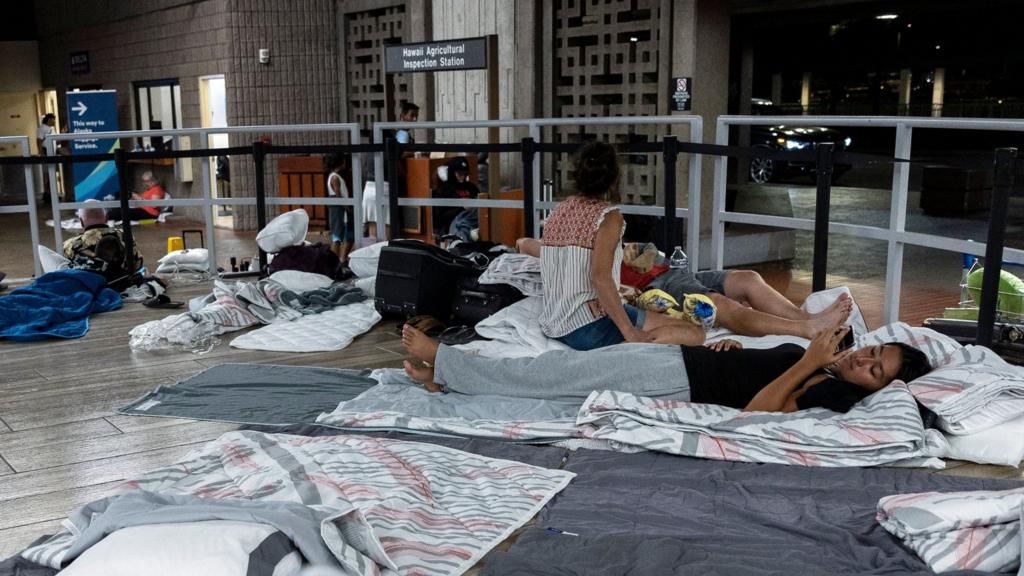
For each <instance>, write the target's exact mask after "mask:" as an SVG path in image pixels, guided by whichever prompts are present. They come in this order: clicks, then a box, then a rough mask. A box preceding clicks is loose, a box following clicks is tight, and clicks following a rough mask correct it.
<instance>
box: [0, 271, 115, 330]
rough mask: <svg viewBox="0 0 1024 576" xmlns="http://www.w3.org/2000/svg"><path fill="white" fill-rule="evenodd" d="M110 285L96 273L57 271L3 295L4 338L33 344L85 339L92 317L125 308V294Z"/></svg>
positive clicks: (0, 317)
mask: <svg viewBox="0 0 1024 576" xmlns="http://www.w3.org/2000/svg"><path fill="white" fill-rule="evenodd" d="M106 284H107V280H106V278H104V277H103V276H100V275H99V274H95V273H93V272H86V271H84V270H57V271H55V272H50V273H48V274H44V275H42V276H40V277H39V278H37V279H36V281H35V282H33V283H32V284H30V285H29V286H25V287H23V288H18V289H17V290H12V291H11V292H10V293H9V294H7V295H6V296H0V338H9V339H11V340H17V341H19V342H29V341H32V340H42V339H44V338H80V337H82V336H84V335H85V333H86V332H88V331H89V316H90V315H91V314H95V313H97V312H109V311H110V310H116V309H118V308H120V307H121V295H120V294H118V293H117V292H114V291H113V290H111V289H110V288H107V287H106Z"/></svg>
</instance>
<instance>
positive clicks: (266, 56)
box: [260, 48, 270, 64]
mask: <svg viewBox="0 0 1024 576" xmlns="http://www.w3.org/2000/svg"><path fill="white" fill-rule="evenodd" d="M260 64H270V48H260Z"/></svg>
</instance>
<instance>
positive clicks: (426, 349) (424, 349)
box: [402, 324, 438, 364]
mask: <svg viewBox="0 0 1024 576" xmlns="http://www.w3.org/2000/svg"><path fill="white" fill-rule="evenodd" d="M402 345H403V346H405V351H406V352H408V353H409V354H410V355H412V356H413V357H414V358H416V359H418V360H422V361H423V362H429V363H431V364H433V363H434V361H435V360H436V359H437V347H438V344H437V340H434V339H433V338H431V337H429V336H427V335H426V334H424V333H423V332H420V331H419V330H417V329H415V328H413V327H412V326H409V325H408V324H407V325H405V326H403V327H402Z"/></svg>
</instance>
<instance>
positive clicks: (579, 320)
mask: <svg viewBox="0 0 1024 576" xmlns="http://www.w3.org/2000/svg"><path fill="white" fill-rule="evenodd" d="M574 168H575V169H574V171H573V180H574V181H575V185H576V194H575V195H573V196H570V197H569V198H567V199H566V200H565V201H564V202H562V203H560V204H559V205H558V207H557V208H555V210H554V211H553V212H552V213H551V216H550V217H549V218H548V219H547V221H546V222H545V224H544V236H543V238H541V243H542V245H541V247H540V268H541V270H540V273H541V280H542V281H543V283H544V312H543V314H541V321H540V326H541V329H542V330H543V331H544V334H545V335H547V336H548V337H549V338H556V339H558V340H560V341H561V342H563V343H565V344H566V345H568V346H569V347H571V348H575V349H576V350H593V349H594V348H601V347H603V346H611V345H613V344H619V343H621V342H655V343H660V344H689V345H699V344H701V343H702V342H703V341H704V331H703V329H702V328H701V327H699V326H696V325H695V324H693V323H691V322H688V321H686V320H680V319H676V318H670V317H668V316H665V315H662V314H655V313H650V314H647V313H645V312H644V311H643V310H640V309H638V308H635V307H633V306H630V305H628V304H627V305H625V306H624V305H623V304H622V300H621V298H620V296H619V266H620V264H621V263H622V234H623V232H625V230H626V223H625V221H624V220H623V219H622V213H621V212H619V209H618V208H617V207H615V206H614V205H613V204H611V203H609V201H608V198H609V197H610V196H611V195H612V194H614V193H615V192H616V191H617V190H618V186H619V163H618V158H617V157H616V155H615V148H613V147H612V146H611V145H609V144H605V143H604V142H590V143H589V144H586V145H584V146H583V148H581V149H580V152H579V154H578V156H577V157H576V163H575V167H574Z"/></svg>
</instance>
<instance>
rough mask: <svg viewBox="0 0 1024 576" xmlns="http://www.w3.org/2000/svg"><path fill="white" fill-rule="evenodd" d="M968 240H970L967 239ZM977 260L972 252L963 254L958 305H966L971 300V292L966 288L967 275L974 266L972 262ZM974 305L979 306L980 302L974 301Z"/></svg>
mask: <svg viewBox="0 0 1024 576" xmlns="http://www.w3.org/2000/svg"><path fill="white" fill-rule="evenodd" d="M968 242H970V240H968ZM977 261H978V257H977V256H975V255H973V254H966V253H965V254H963V270H961V272H960V306H966V305H967V303H968V302H970V301H971V299H972V298H971V293H970V291H969V290H968V289H967V277H968V276H969V275H970V273H971V269H973V268H974V263H975V262H977ZM974 305H975V306H980V305H981V303H980V302H975V303H974Z"/></svg>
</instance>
